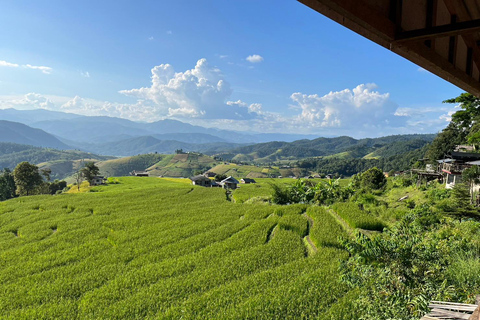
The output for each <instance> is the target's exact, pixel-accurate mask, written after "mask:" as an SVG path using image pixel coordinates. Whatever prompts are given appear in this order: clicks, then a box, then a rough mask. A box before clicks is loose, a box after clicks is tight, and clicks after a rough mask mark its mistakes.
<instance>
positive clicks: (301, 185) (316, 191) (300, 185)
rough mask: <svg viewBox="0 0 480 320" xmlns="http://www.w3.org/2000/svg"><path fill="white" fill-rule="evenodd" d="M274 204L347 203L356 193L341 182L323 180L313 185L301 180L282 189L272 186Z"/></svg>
mask: <svg viewBox="0 0 480 320" xmlns="http://www.w3.org/2000/svg"><path fill="white" fill-rule="evenodd" d="M271 187H272V189H273V195H272V202H273V203H276V204H291V203H316V204H332V203H334V202H335V201H345V200H346V199H348V198H349V197H350V196H351V195H352V194H353V192H354V190H353V189H352V188H351V187H350V186H346V187H342V186H341V185H340V184H339V180H335V181H333V180H331V179H328V180H327V181H325V180H322V181H320V182H318V183H316V184H315V183H312V182H311V181H309V180H303V179H299V180H296V181H295V182H294V183H293V184H291V185H289V186H286V187H282V186H279V185H275V184H272V185H271Z"/></svg>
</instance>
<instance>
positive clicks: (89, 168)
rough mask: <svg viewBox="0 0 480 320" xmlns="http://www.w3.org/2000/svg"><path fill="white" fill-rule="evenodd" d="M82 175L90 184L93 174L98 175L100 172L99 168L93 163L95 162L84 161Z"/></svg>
mask: <svg viewBox="0 0 480 320" xmlns="http://www.w3.org/2000/svg"><path fill="white" fill-rule="evenodd" d="M81 172H82V175H83V177H84V178H85V180H87V181H88V183H90V185H92V181H93V179H94V178H95V176H97V175H98V173H99V172H100V169H99V168H98V167H97V166H96V165H95V162H91V161H90V162H87V163H85V166H84V167H83V168H82V170H81Z"/></svg>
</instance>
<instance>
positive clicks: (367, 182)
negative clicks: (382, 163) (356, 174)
mask: <svg viewBox="0 0 480 320" xmlns="http://www.w3.org/2000/svg"><path fill="white" fill-rule="evenodd" d="M386 184H387V178H385V175H384V174H383V171H382V170H380V169H378V168H377V167H373V168H371V169H368V170H367V171H365V172H364V173H362V175H361V177H360V185H361V186H362V187H364V188H367V189H381V188H383V187H384V186H385V185H386Z"/></svg>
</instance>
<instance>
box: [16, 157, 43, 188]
mask: <svg viewBox="0 0 480 320" xmlns="http://www.w3.org/2000/svg"><path fill="white" fill-rule="evenodd" d="M13 177H14V180H15V185H16V186H17V192H18V194H19V195H27V196H28V195H29V193H31V192H32V191H33V190H35V188H37V187H38V186H39V185H40V184H41V183H42V181H43V180H42V176H41V175H40V173H39V172H38V167H37V166H36V165H34V164H30V163H28V162H26V161H24V162H22V163H19V164H18V165H17V166H16V167H15V170H13Z"/></svg>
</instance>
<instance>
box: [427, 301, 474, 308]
mask: <svg viewBox="0 0 480 320" xmlns="http://www.w3.org/2000/svg"><path fill="white" fill-rule="evenodd" d="M430 303H435V304H443V305H452V306H468V307H478V305H476V304H470V303H459V302H448V301H436V300H432V301H430Z"/></svg>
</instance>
